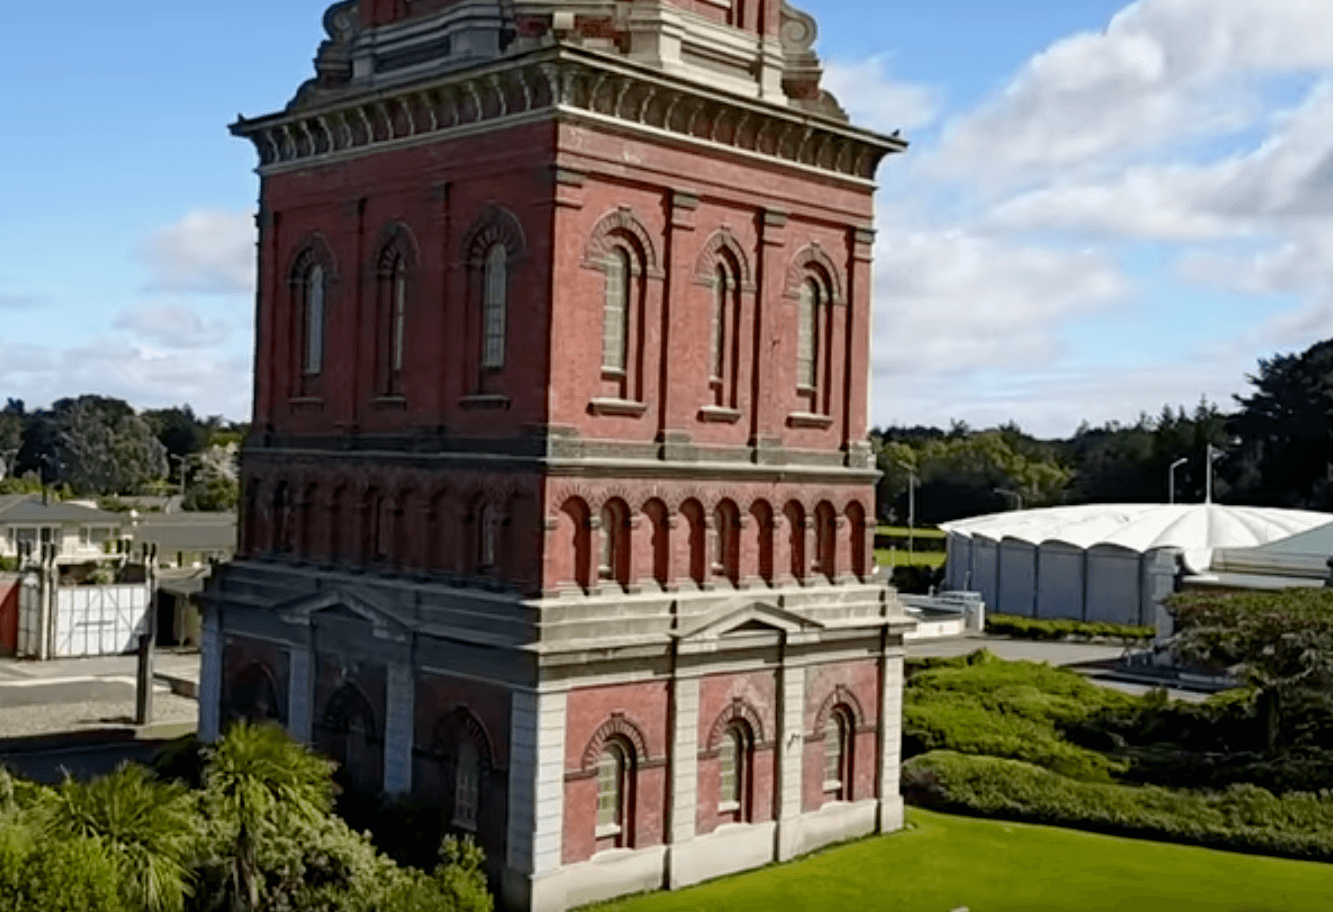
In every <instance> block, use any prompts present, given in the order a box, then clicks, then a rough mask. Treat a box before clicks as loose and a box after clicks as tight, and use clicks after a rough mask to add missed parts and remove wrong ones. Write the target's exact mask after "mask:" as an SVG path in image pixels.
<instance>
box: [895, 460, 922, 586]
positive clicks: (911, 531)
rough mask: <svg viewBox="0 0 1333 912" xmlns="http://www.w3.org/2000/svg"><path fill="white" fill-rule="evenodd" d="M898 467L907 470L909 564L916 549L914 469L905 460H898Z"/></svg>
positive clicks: (915, 484) (915, 481)
mask: <svg viewBox="0 0 1333 912" xmlns="http://www.w3.org/2000/svg"><path fill="white" fill-rule="evenodd" d="M898 467H899V468H901V469H904V470H905V471H906V472H907V562H908V563H909V564H910V563H911V562H912V555H913V554H914V553H915V551H916V548H915V543H914V536H915V534H916V531H915V530H916V486H917V480H916V469H914V468H913V467H912V466H910V465H908V464H907V463H905V462H899V463H898Z"/></svg>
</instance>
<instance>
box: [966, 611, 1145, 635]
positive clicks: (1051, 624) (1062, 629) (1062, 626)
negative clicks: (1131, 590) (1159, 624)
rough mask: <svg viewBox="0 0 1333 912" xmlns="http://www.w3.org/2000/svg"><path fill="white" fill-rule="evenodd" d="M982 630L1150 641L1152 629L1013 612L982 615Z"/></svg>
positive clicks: (1018, 633)
mask: <svg viewBox="0 0 1333 912" xmlns="http://www.w3.org/2000/svg"><path fill="white" fill-rule="evenodd" d="M986 632H987V633H993V634H995V635H996V636H1011V637H1016V638H1018V639H1022V640H1063V639H1065V638H1067V637H1081V638H1087V639H1092V638H1094V637H1101V638H1105V639H1111V640H1133V641H1138V640H1150V639H1152V638H1153V635H1154V633H1155V632H1156V631H1155V629H1154V628H1153V627H1150V626H1138V625H1133V624H1107V623H1101V622H1091V621H1071V620H1051V619H1047V618H1030V617H1021V616H1019V615H1016V614H988V615H986Z"/></svg>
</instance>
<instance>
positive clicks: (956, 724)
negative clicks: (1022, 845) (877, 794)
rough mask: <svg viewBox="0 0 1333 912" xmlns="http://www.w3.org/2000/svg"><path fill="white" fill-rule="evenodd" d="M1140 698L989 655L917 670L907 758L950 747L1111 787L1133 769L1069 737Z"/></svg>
mask: <svg viewBox="0 0 1333 912" xmlns="http://www.w3.org/2000/svg"><path fill="white" fill-rule="evenodd" d="M1137 703H1138V700H1137V698H1135V697H1131V696H1128V695H1126V694H1122V693H1118V692H1116V691H1111V690H1107V689H1106V688H1102V687H1098V686H1096V685H1095V684H1091V683H1089V682H1088V681H1087V680H1085V679H1084V678H1083V677H1082V676H1080V675H1078V674H1076V673H1074V672H1072V671H1068V670H1066V669H1063V668H1056V667H1054V666H1051V665H1047V664H1045V663H1037V662H1006V661H1003V660H1001V659H998V658H996V657H995V656H994V655H993V654H991V653H990V652H987V651H986V650H980V651H978V652H975V653H973V654H972V655H970V656H967V657H964V658H962V659H947V660H936V661H933V662H931V663H929V664H928V665H927V666H925V667H923V666H920V665H918V666H916V667H914V668H913V669H912V675H911V677H910V679H909V682H908V686H907V688H906V691H905V692H904V700H903V756H904V757H911V756H914V755H916V754H920V753H925V752H927V751H932V750H939V749H948V750H955V751H960V752H962V753H968V754H987V755H990V756H996V757H1010V758H1013V759H1016V760H1026V761H1028V762H1030V763H1036V764H1039V765H1041V766H1045V767H1049V768H1050V769H1053V770H1056V771H1058V772H1060V773H1062V774H1064V775H1067V776H1072V777H1074V778H1076V779H1084V780H1088V781H1093V782H1106V781H1110V779H1111V777H1112V775H1113V774H1117V773H1121V772H1123V771H1124V770H1125V769H1127V768H1128V763H1127V762H1126V761H1124V760H1120V759H1112V758H1110V757H1107V756H1106V755H1105V754H1103V753H1101V752H1100V751H1098V750H1095V749H1092V748H1090V747H1088V746H1085V745H1080V744H1075V743H1072V742H1070V741H1067V740H1066V739H1065V738H1064V730H1065V729H1066V728H1068V727H1071V726H1076V725H1083V724H1085V723H1086V721H1087V720H1088V719H1089V718H1090V717H1091V716H1093V715H1094V714H1096V713H1099V712H1102V711H1105V710H1112V709H1113V710H1119V711H1122V712H1127V711H1129V710H1131V709H1132V708H1133V707H1134V706H1136V705H1137Z"/></svg>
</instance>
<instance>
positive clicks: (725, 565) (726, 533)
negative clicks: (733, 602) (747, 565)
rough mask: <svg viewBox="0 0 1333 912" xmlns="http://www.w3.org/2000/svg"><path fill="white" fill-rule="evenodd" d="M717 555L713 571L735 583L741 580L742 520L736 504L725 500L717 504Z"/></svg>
mask: <svg viewBox="0 0 1333 912" xmlns="http://www.w3.org/2000/svg"><path fill="white" fill-rule="evenodd" d="M714 522H715V523H716V525H717V555H716V559H715V561H714V564H713V573H714V574H715V575H718V576H725V577H726V578H727V579H729V580H731V582H732V583H733V584H735V583H737V582H739V581H740V551H741V520H740V513H739V511H738V510H737V509H736V504H734V503H733V502H731V501H730V500H724V501H722V502H721V503H719V504H718V505H717V512H716V514H715V516H714Z"/></svg>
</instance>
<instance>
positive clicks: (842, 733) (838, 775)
mask: <svg viewBox="0 0 1333 912" xmlns="http://www.w3.org/2000/svg"><path fill="white" fill-rule="evenodd" d="M851 741H852V726H851V720H850V718H849V717H848V714H847V711H846V710H845V709H843V708H842V707H841V706H839V707H835V708H834V710H833V711H832V712H831V713H829V717H828V721H827V722H825V723H824V797H825V799H827V800H829V801H846V800H848V799H849V797H850V796H851V785H852V743H851Z"/></svg>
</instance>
